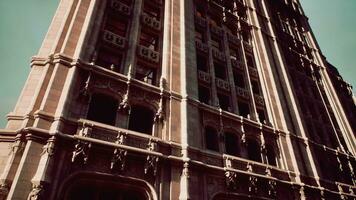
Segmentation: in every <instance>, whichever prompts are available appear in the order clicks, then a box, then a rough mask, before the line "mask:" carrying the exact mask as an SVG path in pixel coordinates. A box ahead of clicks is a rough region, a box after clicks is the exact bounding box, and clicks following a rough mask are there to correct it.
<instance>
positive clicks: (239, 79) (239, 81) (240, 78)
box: [233, 69, 246, 88]
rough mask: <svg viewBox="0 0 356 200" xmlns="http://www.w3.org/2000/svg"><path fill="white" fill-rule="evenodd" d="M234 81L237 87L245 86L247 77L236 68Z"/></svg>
mask: <svg viewBox="0 0 356 200" xmlns="http://www.w3.org/2000/svg"><path fill="white" fill-rule="evenodd" d="M233 74H234V82H235V85H236V86H237V87H240V88H245V87H246V86H245V78H244V75H243V74H242V73H239V72H238V71H237V70H236V69H234V70H233Z"/></svg>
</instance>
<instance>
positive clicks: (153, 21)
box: [141, 13, 161, 31]
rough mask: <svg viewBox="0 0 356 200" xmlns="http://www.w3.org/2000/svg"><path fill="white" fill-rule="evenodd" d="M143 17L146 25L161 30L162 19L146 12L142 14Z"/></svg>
mask: <svg viewBox="0 0 356 200" xmlns="http://www.w3.org/2000/svg"><path fill="white" fill-rule="evenodd" d="M141 19H142V23H143V24H144V25H146V26H148V27H150V28H152V29H154V30H157V31H159V30H161V21H159V20H157V19H155V18H153V17H151V16H149V15H148V14H146V13H143V14H142V16H141Z"/></svg>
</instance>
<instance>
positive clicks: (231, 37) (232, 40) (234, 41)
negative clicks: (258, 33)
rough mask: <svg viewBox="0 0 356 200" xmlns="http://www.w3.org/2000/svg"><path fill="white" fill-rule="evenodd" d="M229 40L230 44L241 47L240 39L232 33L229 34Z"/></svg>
mask: <svg viewBox="0 0 356 200" xmlns="http://www.w3.org/2000/svg"><path fill="white" fill-rule="evenodd" d="M227 39H228V41H229V42H230V44H233V45H235V46H239V45H240V41H241V40H240V38H239V37H238V36H237V35H233V34H231V33H228V34H227Z"/></svg>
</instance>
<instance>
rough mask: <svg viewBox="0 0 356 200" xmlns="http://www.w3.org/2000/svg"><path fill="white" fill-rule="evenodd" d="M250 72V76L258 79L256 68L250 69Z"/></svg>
mask: <svg viewBox="0 0 356 200" xmlns="http://www.w3.org/2000/svg"><path fill="white" fill-rule="evenodd" d="M248 72H249V73H250V75H251V76H252V77H255V78H258V71H257V69H256V68H254V67H249V68H248Z"/></svg>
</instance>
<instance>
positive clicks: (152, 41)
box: [140, 31, 159, 51]
mask: <svg viewBox="0 0 356 200" xmlns="http://www.w3.org/2000/svg"><path fill="white" fill-rule="evenodd" d="M140 45H142V46H145V47H147V48H149V49H151V50H154V51H158V47H159V46H158V36H156V35H153V34H149V33H145V32H143V31H142V32H141V35H140Z"/></svg>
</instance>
